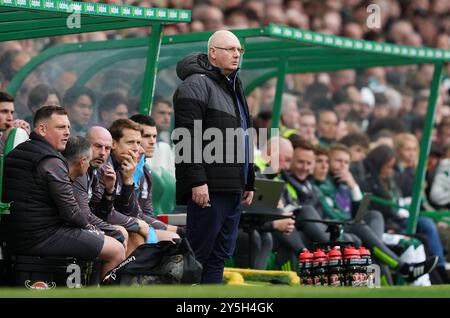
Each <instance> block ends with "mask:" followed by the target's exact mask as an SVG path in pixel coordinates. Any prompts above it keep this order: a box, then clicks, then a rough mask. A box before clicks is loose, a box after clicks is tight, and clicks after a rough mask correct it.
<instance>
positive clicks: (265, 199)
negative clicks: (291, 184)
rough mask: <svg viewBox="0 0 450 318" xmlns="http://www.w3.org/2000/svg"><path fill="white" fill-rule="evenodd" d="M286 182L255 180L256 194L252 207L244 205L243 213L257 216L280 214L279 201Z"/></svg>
mask: <svg viewBox="0 0 450 318" xmlns="http://www.w3.org/2000/svg"><path fill="white" fill-rule="evenodd" d="M284 184H285V183H284V181H278V180H270V179H261V178H256V179H255V194H254V196H253V201H252V203H251V204H250V205H244V206H243V211H244V212H246V213H256V214H280V213H282V210H281V209H278V208H277V206H278V201H279V200H280V198H281V194H282V193H283V188H284Z"/></svg>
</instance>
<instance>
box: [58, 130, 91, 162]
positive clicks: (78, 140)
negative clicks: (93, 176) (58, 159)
mask: <svg viewBox="0 0 450 318" xmlns="http://www.w3.org/2000/svg"><path fill="white" fill-rule="evenodd" d="M90 152H91V143H90V142H89V140H87V139H86V138H85V137H83V136H70V137H69V140H68V141H67V144H66V149H64V151H63V152H62V155H63V156H64V157H65V158H66V160H67V161H68V162H74V161H76V160H78V159H80V158H81V157H82V156H86V157H88V156H89V155H90Z"/></svg>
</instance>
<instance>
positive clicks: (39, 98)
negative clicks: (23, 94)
mask: <svg viewBox="0 0 450 318" xmlns="http://www.w3.org/2000/svg"><path fill="white" fill-rule="evenodd" d="M27 105H28V109H29V110H30V111H31V115H30V116H29V117H27V118H25V120H26V121H27V122H29V123H30V125H31V124H32V123H33V116H34V114H35V113H36V111H37V110H38V108H39V107H41V106H43V105H45V106H61V97H60V95H59V93H58V91H57V90H56V89H54V88H52V87H50V86H48V85H46V84H39V85H38V86H35V87H34V88H33V89H32V90H31V91H30V93H29V94H28V103H27Z"/></svg>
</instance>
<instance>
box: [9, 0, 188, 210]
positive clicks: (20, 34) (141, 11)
mask: <svg viewBox="0 0 450 318" xmlns="http://www.w3.org/2000/svg"><path fill="white" fill-rule="evenodd" d="M190 20H191V11H190V10H177V9H165V8H147V7H137V6H124V5H111V4H103V3H89V2H75V1H63V0H61V1H59V0H0V42H4V41H12V40H24V39H33V38H43V37H51V36H61V35H68V34H79V33H86V32H96V31H107V30H118V29H129V28H142V27H145V28H151V31H146V32H147V33H148V34H149V37H148V38H146V39H145V43H142V46H143V47H146V48H147V50H146V56H145V57H144V58H145V60H144V64H142V65H141V67H142V68H143V69H144V71H145V74H146V76H145V77H144V78H143V86H144V87H145V89H143V90H142V96H141V98H140V101H141V103H142V105H143V106H142V108H143V109H145V108H146V107H149V106H150V105H151V101H152V98H151V97H152V94H153V90H154V86H155V74H156V66H157V63H158V56H159V49H160V46H161V38H162V34H163V33H162V32H163V26H164V25H166V24H173V23H180V22H190ZM38 80H39V79H38ZM10 92H12V93H13V94H14V93H15V92H14V90H13V91H11V90H10ZM1 168H2V170H3V156H1ZM2 179H3V176H2V175H1V176H0V198H1V194H2V182H1V181H2ZM8 208H9V204H8V203H1V202H0V214H1V213H8Z"/></svg>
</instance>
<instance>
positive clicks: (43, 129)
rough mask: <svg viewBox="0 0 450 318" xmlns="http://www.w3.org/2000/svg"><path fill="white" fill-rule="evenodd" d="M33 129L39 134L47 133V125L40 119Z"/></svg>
mask: <svg viewBox="0 0 450 318" xmlns="http://www.w3.org/2000/svg"><path fill="white" fill-rule="evenodd" d="M35 130H36V132H37V133H38V134H39V135H40V136H45V135H46V134H47V126H46V125H45V123H44V122H42V121H41V122H40V123H39V124H38V125H37V127H36V128H35Z"/></svg>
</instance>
